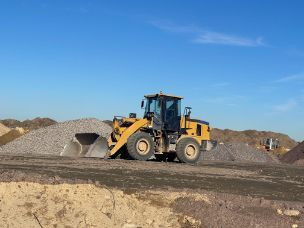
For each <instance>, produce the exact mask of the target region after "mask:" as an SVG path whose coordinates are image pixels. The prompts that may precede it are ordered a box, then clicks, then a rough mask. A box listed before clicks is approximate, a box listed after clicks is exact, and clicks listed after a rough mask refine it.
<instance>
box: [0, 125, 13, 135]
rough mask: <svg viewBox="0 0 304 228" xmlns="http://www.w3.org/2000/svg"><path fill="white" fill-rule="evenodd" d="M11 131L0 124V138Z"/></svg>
mask: <svg viewBox="0 0 304 228" xmlns="http://www.w3.org/2000/svg"><path fill="white" fill-rule="evenodd" d="M10 130H11V129H10V128H8V127H6V126H4V125H3V124H2V123H0V136H2V135H4V134H6V133H7V132H9V131H10Z"/></svg>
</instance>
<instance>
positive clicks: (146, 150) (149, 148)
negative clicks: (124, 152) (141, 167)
mask: <svg viewBox="0 0 304 228" xmlns="http://www.w3.org/2000/svg"><path fill="white" fill-rule="evenodd" d="M127 149H128V153H129V155H130V157H131V158H133V159H135V160H141V161H146V160H148V159H149V158H150V157H151V156H152V155H153V154H154V142H153V139H152V137H151V136H150V135H149V134H148V133H145V132H137V133H135V134H133V135H132V136H130V138H129V139H128V141H127Z"/></svg>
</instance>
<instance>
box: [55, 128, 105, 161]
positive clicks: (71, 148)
mask: <svg viewBox="0 0 304 228" xmlns="http://www.w3.org/2000/svg"><path fill="white" fill-rule="evenodd" d="M108 150H109V148H108V142H107V139H106V138H104V137H101V136H99V135H98V134H95V133H81V134H76V135H75V136H74V138H73V139H72V140H71V141H70V142H68V143H67V144H66V145H65V147H64V148H63V151H62V152H61V153H60V156H68V157H98V158H104V157H105V156H106V154H107V152H108Z"/></svg>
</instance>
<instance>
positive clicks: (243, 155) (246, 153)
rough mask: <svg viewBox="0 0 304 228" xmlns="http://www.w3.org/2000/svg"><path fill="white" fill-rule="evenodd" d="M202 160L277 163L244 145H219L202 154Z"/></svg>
mask: <svg viewBox="0 0 304 228" xmlns="http://www.w3.org/2000/svg"><path fill="white" fill-rule="evenodd" d="M202 160H215V161H243V162H263V163H278V162H279V161H278V159H276V158H275V157H274V156H270V155H269V154H268V153H267V152H262V151H259V150H256V149H254V148H253V147H251V146H249V145H247V144H245V143H227V144H219V145H217V146H216V147H215V148H214V149H213V150H211V151H208V152H204V153H203V157H202Z"/></svg>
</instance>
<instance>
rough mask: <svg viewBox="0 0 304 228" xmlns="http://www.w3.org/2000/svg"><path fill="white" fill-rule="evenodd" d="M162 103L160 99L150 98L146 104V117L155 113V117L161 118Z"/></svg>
mask: <svg viewBox="0 0 304 228" xmlns="http://www.w3.org/2000/svg"><path fill="white" fill-rule="evenodd" d="M160 111H161V101H160V100H159V99H158V98H148V99H147V103H146V110H145V115H146V114H147V112H154V115H156V116H160Z"/></svg>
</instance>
